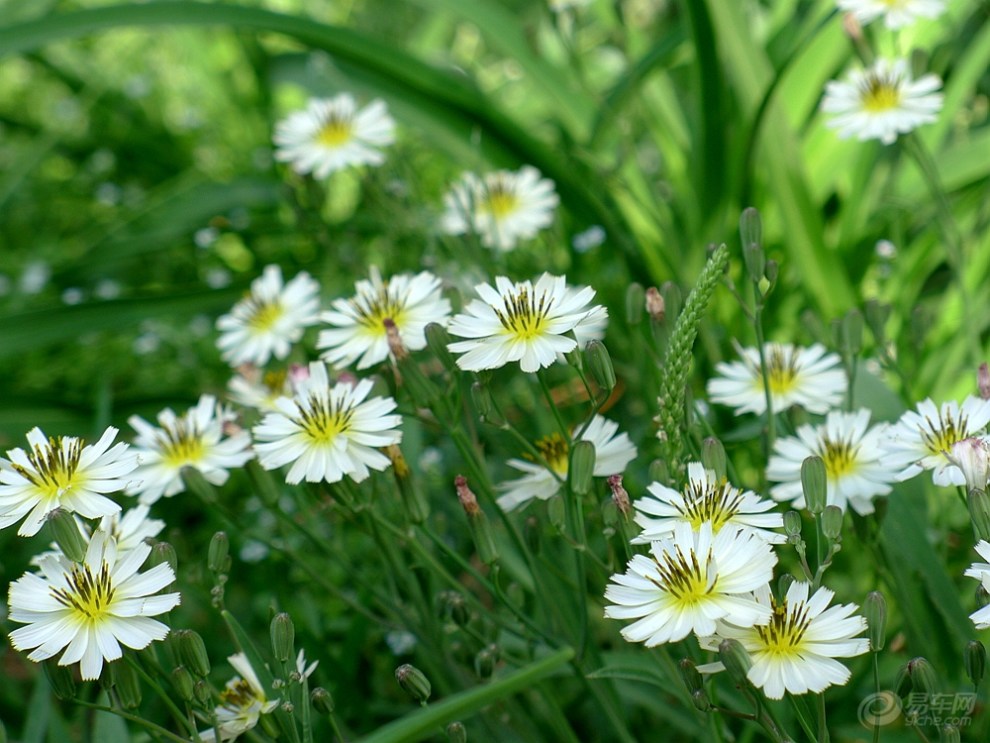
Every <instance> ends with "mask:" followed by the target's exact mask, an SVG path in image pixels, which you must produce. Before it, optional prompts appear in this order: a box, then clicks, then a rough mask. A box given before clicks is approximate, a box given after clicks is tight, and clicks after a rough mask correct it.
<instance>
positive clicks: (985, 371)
mask: <svg viewBox="0 0 990 743" xmlns="http://www.w3.org/2000/svg"><path fill="white" fill-rule="evenodd" d="M976 387H977V389H978V390H979V391H980V397H981V398H983V399H984V400H990V367H988V366H987V362H986V361H984V362H983V363H982V364H980V368H979V370H978V371H977V372H976Z"/></svg>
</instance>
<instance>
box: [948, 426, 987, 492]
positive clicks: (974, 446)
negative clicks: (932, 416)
mask: <svg viewBox="0 0 990 743" xmlns="http://www.w3.org/2000/svg"><path fill="white" fill-rule="evenodd" d="M946 457H947V458H948V460H949V461H950V462H952V464H954V465H955V466H956V467H958V468H959V471H960V472H962V475H963V480H965V482H966V490H968V491H969V490H983V491H985V490H986V489H987V482H988V481H990V440H988V439H987V437H985V436H970V437H969V438H968V439H963V440H962V441H957V442H956V443H954V444H953V445H952V446H951V447H950V448H949V450H948V453H947V454H946Z"/></svg>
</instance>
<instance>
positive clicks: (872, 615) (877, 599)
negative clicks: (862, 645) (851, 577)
mask: <svg viewBox="0 0 990 743" xmlns="http://www.w3.org/2000/svg"><path fill="white" fill-rule="evenodd" d="M863 616H865V617H866V623H867V625H868V626H869V636H870V650H872V651H873V652H874V653H879V652H880V651H881V650H883V646H884V644H885V643H886V640H887V599H885V598H884V597H883V594H882V593H880V592H879V591H871V592H870V593H868V594H867V596H866V600H865V601H864V602H863Z"/></svg>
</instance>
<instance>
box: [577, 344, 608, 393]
mask: <svg viewBox="0 0 990 743" xmlns="http://www.w3.org/2000/svg"><path fill="white" fill-rule="evenodd" d="M584 352H585V354H586V355H587V357H588V370H589V371H590V372H591V378H592V379H594V380H595V384H597V385H598V386H599V387H601V388H602V390H604V391H605V392H611V391H612V390H614V389H615V367H613V366H612V357H611V356H609V354H608V349H607V348H605V344H604V343H602V342H601V341H598V340H593V341H589V342H588V345H587V347H585V350H584Z"/></svg>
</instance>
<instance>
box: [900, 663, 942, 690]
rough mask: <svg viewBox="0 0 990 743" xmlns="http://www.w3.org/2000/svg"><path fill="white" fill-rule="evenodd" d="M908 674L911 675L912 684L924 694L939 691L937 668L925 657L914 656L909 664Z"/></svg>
mask: <svg viewBox="0 0 990 743" xmlns="http://www.w3.org/2000/svg"><path fill="white" fill-rule="evenodd" d="M907 672H908V676H910V677H911V686H912V687H913V688H914V689H915V690H916V691H919V692H921V693H923V694H928V695H932V694H935V693H937V692H938V679H937V678H936V676H935V669H934V668H932V664H931V663H929V662H928V661H927V660H926V659H925V658H913V659H912V660H910V661H908V664H907Z"/></svg>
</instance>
